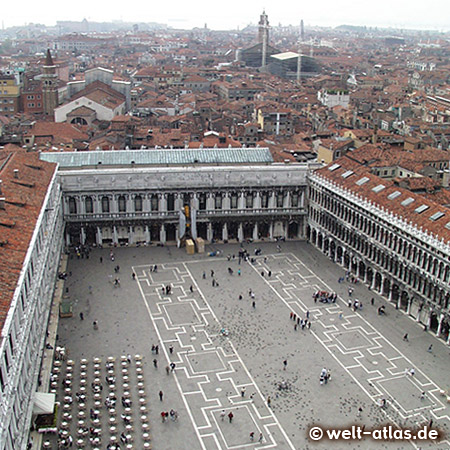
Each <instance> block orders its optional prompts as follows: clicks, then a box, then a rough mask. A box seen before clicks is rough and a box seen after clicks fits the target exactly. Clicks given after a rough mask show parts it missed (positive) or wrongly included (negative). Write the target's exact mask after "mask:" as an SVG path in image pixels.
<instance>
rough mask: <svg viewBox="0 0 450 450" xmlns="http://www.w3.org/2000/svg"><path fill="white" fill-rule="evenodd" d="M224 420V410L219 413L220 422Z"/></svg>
mask: <svg viewBox="0 0 450 450" xmlns="http://www.w3.org/2000/svg"><path fill="white" fill-rule="evenodd" d="M224 419H225V410H224V409H222V412H221V413H220V420H221V421H222V422H223V420H224Z"/></svg>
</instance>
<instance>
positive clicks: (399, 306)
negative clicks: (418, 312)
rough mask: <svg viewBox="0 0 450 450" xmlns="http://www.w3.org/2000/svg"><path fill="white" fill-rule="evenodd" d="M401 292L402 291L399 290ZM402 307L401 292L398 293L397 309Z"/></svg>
mask: <svg viewBox="0 0 450 450" xmlns="http://www.w3.org/2000/svg"><path fill="white" fill-rule="evenodd" d="M399 291H400V289H399ZM401 306H402V296H401V295H400V292H399V293H398V299H397V309H400V308H401Z"/></svg>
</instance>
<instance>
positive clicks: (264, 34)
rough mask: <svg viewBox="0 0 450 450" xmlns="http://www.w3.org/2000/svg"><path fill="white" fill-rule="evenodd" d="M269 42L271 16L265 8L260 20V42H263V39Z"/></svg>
mask: <svg viewBox="0 0 450 450" xmlns="http://www.w3.org/2000/svg"><path fill="white" fill-rule="evenodd" d="M264 40H265V41H266V42H269V17H268V16H267V14H266V11H265V10H264V11H263V12H262V14H261V15H260V16H259V22H258V43H259V44H262V43H263V41H264Z"/></svg>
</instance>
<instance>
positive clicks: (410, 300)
mask: <svg viewBox="0 0 450 450" xmlns="http://www.w3.org/2000/svg"><path fill="white" fill-rule="evenodd" d="M411 303H412V298H408V306H407V307H406V314H408V315H410V314H411Z"/></svg>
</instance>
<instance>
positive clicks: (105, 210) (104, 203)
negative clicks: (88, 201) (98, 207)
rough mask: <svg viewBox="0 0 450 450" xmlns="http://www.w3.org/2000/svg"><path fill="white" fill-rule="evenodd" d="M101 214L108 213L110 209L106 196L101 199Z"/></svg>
mask: <svg viewBox="0 0 450 450" xmlns="http://www.w3.org/2000/svg"><path fill="white" fill-rule="evenodd" d="M101 202H102V213H109V212H110V211H109V209H110V205H109V197H107V196H106V195H104V196H103V197H102V200H101Z"/></svg>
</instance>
